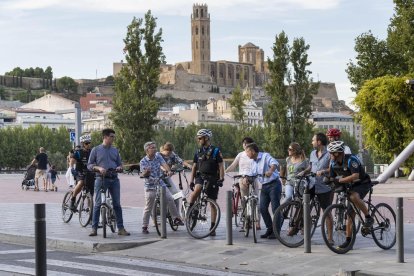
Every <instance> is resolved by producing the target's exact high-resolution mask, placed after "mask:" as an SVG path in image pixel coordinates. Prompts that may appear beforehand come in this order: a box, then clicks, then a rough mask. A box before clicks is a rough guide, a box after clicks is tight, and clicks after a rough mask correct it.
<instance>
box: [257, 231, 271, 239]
mask: <svg viewBox="0 0 414 276" xmlns="http://www.w3.org/2000/svg"><path fill="white" fill-rule="evenodd" d="M270 234H273V231H272V230H270V229H267V230H266V233H264V234H263V235H260V238H261V239H267V238H268V237H269V236H270Z"/></svg>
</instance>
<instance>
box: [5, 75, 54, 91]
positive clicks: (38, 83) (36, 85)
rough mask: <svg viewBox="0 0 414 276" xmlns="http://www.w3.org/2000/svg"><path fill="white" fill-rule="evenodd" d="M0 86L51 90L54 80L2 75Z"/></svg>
mask: <svg viewBox="0 0 414 276" xmlns="http://www.w3.org/2000/svg"><path fill="white" fill-rule="evenodd" d="M0 85H3V86H7V87H19V88H23V89H49V88H50V87H51V86H52V80H49V79H41V78H27V77H17V76H16V77H15V76H3V75H0Z"/></svg>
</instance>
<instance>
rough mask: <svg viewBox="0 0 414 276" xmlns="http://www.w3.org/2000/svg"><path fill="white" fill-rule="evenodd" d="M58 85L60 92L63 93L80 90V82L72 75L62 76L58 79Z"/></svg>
mask: <svg viewBox="0 0 414 276" xmlns="http://www.w3.org/2000/svg"><path fill="white" fill-rule="evenodd" d="M56 86H57V89H58V91H59V92H62V93H76V92H77V91H78V84H77V83H76V81H75V80H74V79H72V78H71V77H67V76H65V77H61V78H60V79H58V80H57V82H56Z"/></svg>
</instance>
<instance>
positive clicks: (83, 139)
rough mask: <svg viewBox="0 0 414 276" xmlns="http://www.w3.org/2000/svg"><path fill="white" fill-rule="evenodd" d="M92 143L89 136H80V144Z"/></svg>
mask: <svg viewBox="0 0 414 276" xmlns="http://www.w3.org/2000/svg"><path fill="white" fill-rule="evenodd" d="M91 141H92V138H91V135H90V134H85V135H83V136H81V137H80V142H81V143H85V142H89V143H90V142H91Z"/></svg>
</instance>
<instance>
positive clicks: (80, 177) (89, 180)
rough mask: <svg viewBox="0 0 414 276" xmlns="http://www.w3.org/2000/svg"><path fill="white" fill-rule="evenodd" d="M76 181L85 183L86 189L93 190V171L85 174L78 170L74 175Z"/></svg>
mask: <svg viewBox="0 0 414 276" xmlns="http://www.w3.org/2000/svg"><path fill="white" fill-rule="evenodd" d="M78 181H83V182H84V183H86V188H87V189H88V191H90V192H93V190H94V186H95V173H93V172H87V173H86V174H85V173H84V172H78V174H77V175H76V182H78Z"/></svg>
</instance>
